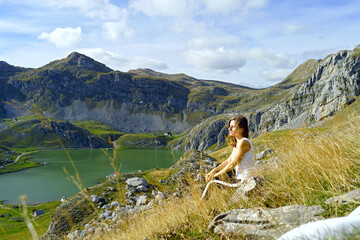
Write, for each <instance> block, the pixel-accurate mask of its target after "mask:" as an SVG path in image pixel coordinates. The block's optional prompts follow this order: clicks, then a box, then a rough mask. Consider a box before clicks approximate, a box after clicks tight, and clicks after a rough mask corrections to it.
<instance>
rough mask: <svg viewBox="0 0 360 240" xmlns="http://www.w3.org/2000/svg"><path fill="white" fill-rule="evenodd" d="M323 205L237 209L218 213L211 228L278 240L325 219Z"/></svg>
mask: <svg viewBox="0 0 360 240" xmlns="http://www.w3.org/2000/svg"><path fill="white" fill-rule="evenodd" d="M323 212H324V209H322V208H321V206H310V207H308V206H303V205H293V206H286V207H280V208H275V209H270V208H269V209H268V208H257V209H234V210H231V211H229V212H226V213H222V214H220V215H218V216H216V217H215V218H214V219H213V221H212V222H211V223H210V224H209V227H208V231H214V232H215V233H217V234H225V235H231V236H236V237H239V238H240V237H243V238H251V239H266V238H268V239H276V238H278V237H280V236H281V235H282V234H284V233H285V232H288V231H289V230H291V229H293V228H295V227H297V226H298V225H301V224H305V223H308V222H311V221H316V220H322V219H324V218H323V217H322V216H320V214H321V213H323Z"/></svg>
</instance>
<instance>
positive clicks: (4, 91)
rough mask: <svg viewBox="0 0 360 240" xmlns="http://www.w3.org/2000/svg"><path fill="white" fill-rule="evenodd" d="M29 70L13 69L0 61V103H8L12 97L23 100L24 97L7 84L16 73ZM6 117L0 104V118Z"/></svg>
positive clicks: (13, 67)
mask: <svg viewBox="0 0 360 240" xmlns="http://www.w3.org/2000/svg"><path fill="white" fill-rule="evenodd" d="M26 70H29V69H26V68H21V67H15V66H12V65H10V64H8V63H6V62H3V61H0V102H1V103H2V102H6V101H10V99H11V98H12V97H16V98H17V99H20V100H23V99H24V97H23V96H22V94H21V93H20V92H18V91H16V89H14V88H13V87H12V86H11V85H9V84H7V82H8V80H9V78H10V77H11V76H14V75H16V74H17V73H20V72H23V71H26ZM5 117H6V110H5V107H4V105H3V104H0V118H5Z"/></svg>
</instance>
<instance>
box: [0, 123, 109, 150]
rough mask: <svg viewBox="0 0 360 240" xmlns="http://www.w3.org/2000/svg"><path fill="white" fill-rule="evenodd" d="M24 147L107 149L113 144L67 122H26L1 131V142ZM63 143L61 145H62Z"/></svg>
mask: <svg viewBox="0 0 360 240" xmlns="http://www.w3.org/2000/svg"><path fill="white" fill-rule="evenodd" d="M1 139H2V140H4V141H5V140H6V141H10V142H16V143H18V144H21V145H24V146H37V147H40V146H46V147H51V148H53V147H60V148H61V147H62V145H64V146H65V147H71V148H107V147H112V144H110V143H109V142H107V141H106V140H104V139H102V138H100V137H97V136H95V135H94V134H92V133H90V132H89V131H87V130H85V129H83V128H80V127H78V126H75V125H73V124H71V123H69V122H67V121H54V120H51V121H40V120H37V119H34V120H24V121H19V122H17V123H15V124H13V125H12V126H11V127H8V128H6V129H4V130H2V131H1V135H0V140H1ZM60 142H61V143H60Z"/></svg>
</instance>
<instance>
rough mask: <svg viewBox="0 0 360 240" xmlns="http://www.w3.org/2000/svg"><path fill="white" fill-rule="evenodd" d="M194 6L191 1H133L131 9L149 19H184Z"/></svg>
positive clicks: (130, 4) (130, 5)
mask: <svg viewBox="0 0 360 240" xmlns="http://www.w3.org/2000/svg"><path fill="white" fill-rule="evenodd" d="M193 6H194V5H193V4H192V3H191V1H189V0H131V1H130V3H129V7H130V8H131V9H134V10H136V11H139V12H142V13H143V14H145V15H147V16H149V17H155V16H166V17H182V16H184V15H187V13H189V10H190V9H192V7H193Z"/></svg>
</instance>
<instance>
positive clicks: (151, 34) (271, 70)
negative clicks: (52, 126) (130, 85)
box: [0, 0, 360, 88]
mask: <svg viewBox="0 0 360 240" xmlns="http://www.w3.org/2000/svg"><path fill="white" fill-rule="evenodd" d="M358 44H360V1H358V0H356V1H354V0H353V1H348V0H343V1H339V0H293V1H280V0H16V1H14V0H0V61H5V62H7V63H9V64H11V65H15V66H21V67H32V68H37V67H41V66H43V65H45V64H47V63H49V62H50V61H53V60H57V59H62V58H65V57H66V56H67V55H68V54H70V53H71V52H73V51H77V52H80V53H83V54H85V55H87V56H89V57H92V58H94V59H95V60H97V61H99V62H102V63H104V64H106V65H107V66H108V67H110V68H112V69H114V70H119V71H125V72H126V71H129V70H131V69H137V68H150V69H152V70H155V71H159V72H163V73H169V74H175V73H185V74H187V75H189V76H192V77H195V78H198V79H207V80H219V81H223V82H229V83H234V84H239V85H245V86H249V87H254V88H263V87H268V86H271V85H274V84H276V83H278V82H281V80H283V79H284V78H285V77H286V76H287V75H288V74H290V73H291V72H292V71H293V70H294V69H295V68H296V67H297V66H298V65H300V64H301V63H303V62H304V61H306V60H309V59H322V58H325V57H326V56H327V55H329V54H331V53H336V52H338V51H340V50H345V49H347V50H352V49H354V48H355V47H356V46H357V45H358Z"/></svg>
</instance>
